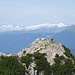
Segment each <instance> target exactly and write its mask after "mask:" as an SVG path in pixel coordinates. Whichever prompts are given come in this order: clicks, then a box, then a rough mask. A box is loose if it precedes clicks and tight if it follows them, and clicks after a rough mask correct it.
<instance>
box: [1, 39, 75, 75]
mask: <svg viewBox="0 0 75 75" xmlns="http://www.w3.org/2000/svg"><path fill="white" fill-rule="evenodd" d="M1 55H2V56H5V57H7V58H8V57H9V58H8V59H6V58H5V60H10V61H11V60H12V59H13V60H14V57H16V58H15V59H17V60H16V61H17V62H18V64H20V65H21V67H22V69H23V70H21V69H20V68H19V69H20V72H19V73H20V74H18V68H17V70H16V73H17V75H75V56H73V55H72V54H71V52H70V50H69V49H68V48H67V47H65V46H64V45H63V44H61V43H59V42H57V41H55V40H54V39H53V38H37V39H36V40H35V41H34V42H32V43H31V44H30V45H29V46H28V48H23V49H22V50H21V51H19V52H18V53H17V54H4V53H0V56H1ZM0 60H4V57H1V58H0ZM13 60H12V61H11V62H9V61H8V62H9V68H11V67H10V66H13V65H11V64H10V63H14V62H13ZM2 63H3V62H2ZM15 64H16V63H15ZM15 64H14V66H16V65H15ZM3 65H4V64H3ZM7 65H8V63H7ZM7 65H6V68H7ZM10 70H11V69H10ZM12 70H14V69H12ZM7 71H9V70H7ZM12 73H13V75H14V74H15V71H13V72H12ZM8 74H9V73H8Z"/></svg>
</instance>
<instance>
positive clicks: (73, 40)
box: [53, 25, 75, 54]
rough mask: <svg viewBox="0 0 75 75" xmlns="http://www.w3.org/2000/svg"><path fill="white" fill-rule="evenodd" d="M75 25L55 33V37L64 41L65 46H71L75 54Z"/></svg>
mask: <svg viewBox="0 0 75 75" xmlns="http://www.w3.org/2000/svg"><path fill="white" fill-rule="evenodd" d="M74 29H75V25H74V26H69V27H68V28H66V29H65V30H63V31H62V32H60V33H57V34H56V35H54V36H53V37H54V39H56V40H57V41H59V42H61V43H63V44H64V45H65V46H67V47H69V48H70V49H71V51H72V53H73V54H75V30H74Z"/></svg>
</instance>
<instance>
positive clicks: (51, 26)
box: [0, 23, 68, 32]
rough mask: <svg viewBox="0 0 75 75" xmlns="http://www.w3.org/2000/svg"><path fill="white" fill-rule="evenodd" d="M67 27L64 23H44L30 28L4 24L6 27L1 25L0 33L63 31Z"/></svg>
mask: <svg viewBox="0 0 75 75" xmlns="http://www.w3.org/2000/svg"><path fill="white" fill-rule="evenodd" d="M66 27H68V25H66V24H64V23H59V24H50V23H44V24H39V25H31V26H25V25H13V24H6V25H1V26H0V32H5V31H15V30H17V31H20V30H25V31H30V30H32V31H33V30H37V29H42V28H46V29H56V28H58V29H61V30H63V29H65V28H66Z"/></svg>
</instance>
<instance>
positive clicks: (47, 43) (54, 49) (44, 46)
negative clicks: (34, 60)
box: [17, 38, 66, 64]
mask: <svg viewBox="0 0 75 75" xmlns="http://www.w3.org/2000/svg"><path fill="white" fill-rule="evenodd" d="M36 51H39V52H40V53H46V58H47V60H48V62H50V64H53V63H54V60H53V59H54V58H55V55H56V54H58V55H59V56H61V55H63V56H64V57H66V56H65V54H64V52H65V50H64V48H63V46H62V44H61V43H59V42H57V41H55V40H53V39H49V38H38V39H36V40H35V41H34V42H32V43H31V44H30V46H29V47H28V48H24V49H22V50H21V51H20V52H18V53H17V55H18V56H19V57H21V56H24V55H26V54H28V53H30V54H33V53H34V52H36Z"/></svg>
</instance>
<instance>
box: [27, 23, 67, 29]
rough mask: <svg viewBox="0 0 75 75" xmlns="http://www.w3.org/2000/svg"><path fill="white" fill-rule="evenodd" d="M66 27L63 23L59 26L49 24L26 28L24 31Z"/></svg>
mask: <svg viewBox="0 0 75 75" xmlns="http://www.w3.org/2000/svg"><path fill="white" fill-rule="evenodd" d="M67 26H68V25H65V24H64V23H59V24H50V23H44V24H39V25H33V26H28V27H26V29H28V30H35V29H40V28H43V27H49V28H55V27H58V28H61V27H67Z"/></svg>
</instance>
